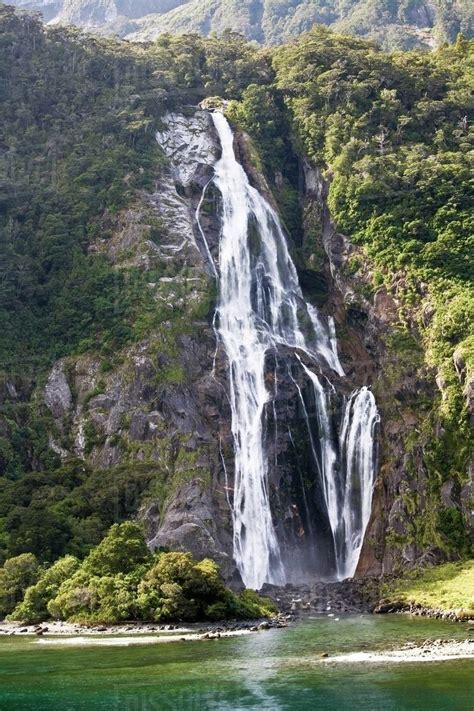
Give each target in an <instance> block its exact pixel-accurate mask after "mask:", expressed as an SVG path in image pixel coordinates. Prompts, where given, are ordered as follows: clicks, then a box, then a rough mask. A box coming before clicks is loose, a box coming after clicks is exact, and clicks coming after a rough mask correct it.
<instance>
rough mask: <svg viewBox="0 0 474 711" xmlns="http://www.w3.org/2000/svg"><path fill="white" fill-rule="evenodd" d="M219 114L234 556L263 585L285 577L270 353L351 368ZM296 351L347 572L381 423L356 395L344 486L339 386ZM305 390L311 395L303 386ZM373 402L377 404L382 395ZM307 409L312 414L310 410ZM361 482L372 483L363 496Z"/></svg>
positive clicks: (222, 310)
mask: <svg viewBox="0 0 474 711" xmlns="http://www.w3.org/2000/svg"><path fill="white" fill-rule="evenodd" d="M212 119H213V122H214V125H215V128H216V130H217V133H218V135H219V138H220V141H221V146H222V157H221V159H220V160H219V161H218V162H217V163H216V165H215V177H214V182H215V185H216V186H217V187H218V189H219V190H220V192H221V195H222V234H221V239H220V253H219V301H218V310H217V313H218V330H219V336H220V339H221V341H222V343H223V346H224V348H225V351H226V354H227V358H228V361H229V379H230V402H231V408H232V434H233V440H234V450H235V475H234V479H235V481H234V494H233V501H232V514H233V526H234V532H233V544H234V558H235V561H236V564H237V566H238V568H239V571H240V573H241V576H242V579H243V581H244V583H245V585H246V586H247V587H250V588H254V589H259V588H261V587H262V585H263V583H265V582H270V583H275V584H278V583H283V582H285V571H284V567H283V564H282V559H281V553H280V547H279V543H278V538H277V534H276V531H275V527H274V524H273V520H272V515H271V506H270V496H269V489H268V457H267V453H266V448H265V427H264V413H265V408H266V405H267V403H268V402H269V400H270V398H271V394H270V392H269V390H268V389H267V384H266V368H265V362H266V357H267V355H268V354H269V353H270V352H275V351H276V349H277V348H278V347H281V346H286V347H288V348H290V349H293V350H294V351H295V352H296V354H297V353H298V352H300V353H304V354H306V355H307V356H308V357H309V358H310V359H311V361H312V362H313V363H315V364H316V365H317V364H319V365H325V366H329V368H331V369H332V370H333V371H334V372H335V373H337V374H338V375H339V376H343V375H344V371H343V369H342V367H341V364H340V362H339V358H338V354H337V345H336V339H335V331H334V323H333V322H332V321H331V320H330V321H329V322H328V323H325V322H324V321H323V318H322V317H320V316H319V314H318V313H317V311H316V309H314V307H312V306H311V305H309V304H306V303H305V301H304V299H303V295H302V292H301V288H300V285H299V282H298V276H297V272H296V268H295V266H294V264H293V261H292V259H291V257H290V254H289V252H288V248H287V244H286V239H285V236H284V233H283V230H282V227H281V224H280V221H279V218H278V215H277V214H276V212H275V211H274V210H273V208H272V207H271V206H270V204H269V203H268V202H267V201H266V200H265V198H264V197H263V196H262V195H261V194H260V193H259V192H258V191H257V190H256V189H255V188H253V187H252V186H251V185H250V183H249V180H248V177H247V175H246V173H245V171H244V169H243V168H242V166H241V165H240V163H238V161H237V160H236V157H235V154H234V147H233V141H234V137H233V134H232V130H231V128H230V126H229V124H228V122H227V120H226V119H225V117H224V116H223V114H221V113H213V114H212ZM296 357H297V359H298V361H299V363H300V364H301V366H302V367H303V369H304V371H305V372H306V374H307V375H308V377H309V379H310V380H311V382H312V384H313V388H314V393H315V400H316V411H317V421H318V433H319V440H320V446H319V447H318V448H316V446H314V440H313V439H312V437H313V434H312V433H311V432H310V437H311V441H312V442H313V453H314V458H315V460H316V463H318V469H319V475H320V477H321V479H322V482H323V490H324V498H325V502H326V507H327V510H328V516H329V520H330V525H331V529H332V532H333V537H334V542H335V543H334V546H335V550H336V561H337V568H338V570H337V577H341V576H342V575H343V574H345V572H347V571H348V570H350V571H352V569H353V567H354V566H353V560H355V558H356V557H358V555H359V552H360V545H361V541H362V539H363V534H364V532H365V526H366V525H367V520H368V517H367V510H368V511H369V513H370V504H371V498H372V484H373V470H374V467H373V449H374V447H373V439H372V441H371V442H370V441H369V440H370V434H371V433H372V436H373V427H372V425H371V426H370V427H369V429H367V423H363V422H362V421H361V420H360V419H358V418H360V417H362V416H363V415H364V408H363V407H362V397H359V395H357V396H355V397H353V398H351V401H350V407H349V408H348V411H347V412H346V419H347V423H346V420H344V430H343V433H342V435H341V438H342V442H343V444H342V449H343V451H344V458H345V459H344V460H345V462H346V465H345V472H346V473H345V478H344V491H343V492H342V491H341V481H340V476H339V477H338V471H340V470H338V469H337V466H336V465H337V460H338V450H337V448H336V447H335V445H334V442H333V439H332V438H331V433H330V430H331V424H330V414H329V401H330V397H331V394H330V393H329V394H328V393H326V391H325V390H324V388H323V387H322V385H321V383H320V380H319V378H318V377H317V376H316V375H315V373H313V372H312V371H311V370H310V369H309V368H308V367H307V366H306V365H304V364H303V363H302V361H301V359H300V358H299V356H298V355H296ZM298 390H299V392H300V395H301V397H302V393H301V390H300V388H298ZM365 391H366V393H368V394H369V395H370V396H371V394H370V393H369V391H368V390H366V389H364V392H365ZM371 397H372V398H373V396H371ZM359 400H360V403H359ZM367 400H368V395H365V399H364V402H366V401H367ZM373 408H374V410H375V412H376V408H375V401H373ZM306 417H307V419H308V416H307V413H306ZM308 424H309V420H308ZM360 446H362V447H367V452H365V450H364V452H365V453H364V452H361V451H359V447H360ZM369 449H370V450H371V452H372V454H371V455H370V456H369V454H368V450H369ZM318 452H320V456H319V457H318ZM369 479H370V480H371V481H370V485H369V487H368V492H367V491H366V489H365V487H366V484H367V481H368V480H369ZM361 487H364V492H363V496H362V498H361V501H359V499H358V490H359V489H360V488H361ZM362 500H363V501H362ZM351 506H353V510H350V509H351ZM359 509H360V510H359ZM341 526H342V527H343V534H341ZM362 528H363V530H362ZM344 532H345V533H344ZM341 535H346V536H348V537H349V539H350V540H349V541H348V542H347V545H345V546H341V545H339V547H338V544H337V543H336V542H337V541H338V537H339V538H340V537H341ZM359 543H360V545H359ZM338 549H339V550H340V554H341V560H339V557H338V554H337V550H338ZM346 554H347V555H346ZM356 562H357V561H356ZM343 570H344V573H343V572H342V571H343Z"/></svg>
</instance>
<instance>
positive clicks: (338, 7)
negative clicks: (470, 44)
mask: <svg viewBox="0 0 474 711" xmlns="http://www.w3.org/2000/svg"><path fill="white" fill-rule="evenodd" d="M12 4H15V5H18V6H19V7H24V8H28V9H37V10H39V11H41V12H42V13H43V15H44V18H45V20H47V21H51V20H54V21H55V22H61V23H68V24H75V25H80V26H83V27H87V28H95V29H96V30H98V31H99V32H101V33H104V34H118V35H119V36H121V37H127V38H130V39H139V40H141V41H142V40H149V39H155V37H157V35H158V34H160V33H162V32H171V33H176V32H180V33H182V32H197V33H199V34H202V35H205V36H208V35H209V34H211V33H218V34H221V33H222V32H224V31H226V30H233V31H234V32H241V33H242V34H244V35H245V36H246V37H247V38H248V39H251V40H256V41H257V42H262V43H265V44H274V43H280V42H285V41H287V40H289V39H291V38H292V37H295V36H298V35H300V34H301V33H303V32H307V31H308V30H310V29H311V28H312V26H313V25H314V24H322V25H329V26H330V27H333V28H334V29H335V30H336V31H339V32H345V33H349V34H353V35H357V36H361V37H368V38H371V39H373V40H375V41H376V42H378V43H379V44H380V45H381V46H382V47H383V48H384V49H398V48H403V49H410V48H413V47H424V48H429V47H432V46H436V45H440V44H442V43H443V42H445V41H447V42H453V41H454V40H455V39H456V35H457V34H458V33H459V32H463V33H464V34H465V36H466V37H470V36H472V33H473V25H472V22H473V13H472V8H471V4H470V2H469V0H453V1H449V2H448V1H447V0H428V1H426V0H409V2H400V1H398V0H391V1H390V2H387V0H348V1H346V2H342V3H341V2H336V0H140V2H130V0H92V1H91V0H16V1H13V2H12Z"/></svg>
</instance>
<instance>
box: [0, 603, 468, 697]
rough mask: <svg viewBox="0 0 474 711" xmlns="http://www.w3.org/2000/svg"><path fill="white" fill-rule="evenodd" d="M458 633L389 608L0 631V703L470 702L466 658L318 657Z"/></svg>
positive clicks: (461, 634) (458, 628)
mask: <svg viewBox="0 0 474 711" xmlns="http://www.w3.org/2000/svg"><path fill="white" fill-rule="evenodd" d="M468 634H469V633H468V629H467V625H461V624H455V623H450V622H439V621H435V620H427V619H420V618H409V617H405V616H401V615H396V616H389V617H375V616H374V617H371V616H347V617H341V618H340V619H339V620H338V619H337V618H329V617H326V616H324V617H320V618H316V619H311V620H307V621H305V622H301V623H298V624H295V625H293V626H291V627H289V628H287V629H281V630H270V631H266V632H262V633H259V634H254V635H250V636H247V637H238V638H231V639H221V640H217V641H197V642H176V643H172V644H159V645H144V646H133V647H94V648H93V647H89V648H87V647H86V648H84V647H78V648H74V647H61V646H51V647H48V646H42V645H41V644H39V643H38V640H37V639H36V638H34V639H33V638H28V639H22V638H19V637H16V638H7V639H1V640H0V709H1V711H4V710H5V711H7V709H8V711H10V710H13V709H14V710H16V709H19V710H23V709H25V710H26V709H28V711H35V710H38V711H39V710H43V709H45V710H46V709H48V711H53V710H56V709H61V710H64V711H69V710H71V711H72V710H74V711H75V710H76V709H81V710H82V709H84V710H85V709H88V710H89V709H94V710H96V709H98V710H102V709H103V710H105V709H107V710H108V711H109V710H113V709H126V710H127V711H132V710H133V711H135V710H136V711H139V710H140V711H141V710H146V711H148V710H150V711H151V710H154V709H160V711H161V710H166V709H183V710H186V711H187V710H188V709H189V710H194V709H195V710H196V711H197V710H198V709H199V710H201V709H212V710H216V711H217V710H219V711H221V710H228V709H232V710H234V709H235V710H239V709H260V710H261V711H263V710H269V711H270V710H271V711H278V710H280V709H282V710H283V709H285V710H287V709H288V710H290V709H291V710H292V711H294V710H298V711H299V710H300V709H301V710H303V711H304V710H306V709H307V710H308V711H326V710H328V711H329V710H330V711H346V710H347V711H352V710H353V709H355V710H358V709H364V711H371V710H374V711H405V710H406V711H408V710H409V711H448V710H449V711H472V710H473V709H474V660H453V661H445V662H426V663H411V662H410V663H403V664H397V663H394V664H391V663H388V664H387V663H383V664H367V663H363V664H335V663H331V662H326V661H325V660H324V659H321V654H322V653H329V654H330V655H335V654H346V653H350V652H357V651H372V650H385V649H387V648H394V647H397V646H398V647H399V646H402V645H403V644H404V643H405V642H407V641H413V642H420V641H423V640H425V639H436V638H445V639H448V638H449V639H465V638H466V636H467V635H468Z"/></svg>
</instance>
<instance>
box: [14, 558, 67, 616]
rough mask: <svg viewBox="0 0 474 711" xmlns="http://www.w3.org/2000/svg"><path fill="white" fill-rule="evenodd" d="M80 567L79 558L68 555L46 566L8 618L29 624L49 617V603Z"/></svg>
mask: <svg viewBox="0 0 474 711" xmlns="http://www.w3.org/2000/svg"><path fill="white" fill-rule="evenodd" d="M78 567H79V561H78V559H77V558H74V557H73V556H66V557H65V558H60V559H59V560H58V561H56V563H54V565H52V566H51V567H50V568H46V570H44V571H43V572H41V573H40V576H39V579H38V582H37V583H36V584H35V585H31V587H28V588H27V589H26V592H25V595H24V598H23V600H22V602H20V603H19V604H18V605H17V606H16V607H15V609H14V611H13V612H12V613H11V614H10V615H9V616H8V619H9V620H18V621H20V622H25V623H29V624H32V623H37V622H43V621H44V620H46V619H48V616H49V613H48V603H49V602H50V600H52V599H53V598H55V597H56V595H57V594H58V591H59V588H60V587H61V585H62V584H63V583H64V582H65V581H66V580H68V579H69V578H70V577H71V576H72V575H73V574H74V573H75V572H76V570H77V568H78Z"/></svg>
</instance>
